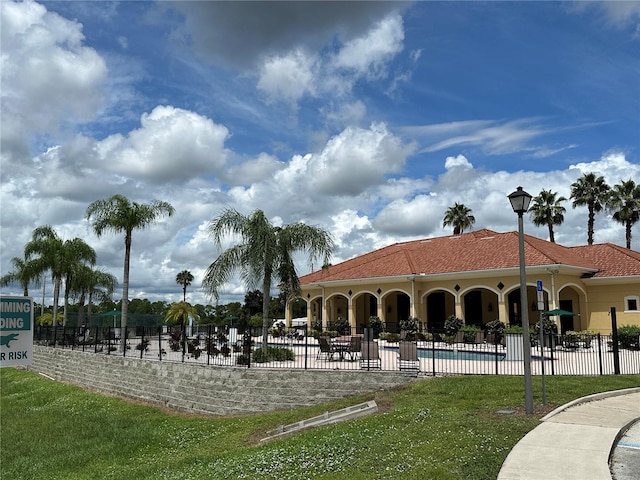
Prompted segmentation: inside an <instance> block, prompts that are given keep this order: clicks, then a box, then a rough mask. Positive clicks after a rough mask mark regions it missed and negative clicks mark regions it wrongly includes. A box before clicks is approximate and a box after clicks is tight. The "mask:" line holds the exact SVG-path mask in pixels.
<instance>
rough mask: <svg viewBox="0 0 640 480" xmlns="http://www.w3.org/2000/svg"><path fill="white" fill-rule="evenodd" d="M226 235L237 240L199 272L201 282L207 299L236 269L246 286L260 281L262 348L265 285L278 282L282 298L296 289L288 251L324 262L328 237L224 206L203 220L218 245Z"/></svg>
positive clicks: (329, 244)
mask: <svg viewBox="0 0 640 480" xmlns="http://www.w3.org/2000/svg"><path fill="white" fill-rule="evenodd" d="M227 234H236V235H238V236H240V243H238V244H236V245H235V246H232V247H230V248H228V249H227V250H225V251H224V252H222V253H221V254H220V256H219V257H218V258H217V259H216V260H215V261H214V262H213V263H212V264H211V265H209V268H207V271H206V272H205V275H204V279H203V281H202V286H203V287H204V289H205V291H206V292H207V293H208V294H209V295H210V296H212V297H214V298H216V299H217V298H218V296H219V293H220V288H221V287H222V286H223V285H224V284H225V283H226V282H227V281H228V280H229V279H230V277H231V275H232V274H233V273H234V272H235V271H236V270H240V272H241V278H242V280H243V282H244V283H245V285H246V286H247V288H248V289H253V288H254V287H255V286H256V284H257V283H258V282H261V283H262V285H261V286H262V327H263V329H262V335H263V338H262V346H263V348H266V347H267V334H268V329H269V327H270V326H271V325H270V323H269V300H270V298H271V286H272V284H273V281H274V280H276V281H277V284H282V285H283V287H282V288H283V289H284V290H285V291H286V292H287V295H288V299H292V298H294V297H295V296H296V295H298V294H299V292H300V281H299V279H298V276H297V274H296V270H295V266H294V262H293V254H294V253H296V252H299V251H304V252H305V253H306V254H307V256H308V257H309V259H310V260H311V261H312V262H313V260H314V259H316V258H318V257H322V258H323V259H324V262H323V263H328V261H329V259H330V257H331V250H332V249H333V240H332V238H331V235H330V234H329V233H328V232H326V231H324V230H322V229H321V228H318V227H313V226H310V225H305V224H303V223H294V224H289V225H285V226H283V227H276V226H274V225H272V224H271V222H270V221H269V219H267V217H266V216H265V214H264V212H262V210H256V211H255V212H253V213H252V214H251V215H250V216H245V215H242V214H241V213H239V212H237V211H236V210H233V209H227V210H224V211H223V212H222V214H221V215H220V216H219V217H217V218H215V219H213V220H212V221H211V223H210V224H209V235H210V236H211V237H212V238H213V240H214V242H215V244H216V245H217V246H218V248H220V247H221V243H222V238H223V237H224V236H225V235H227Z"/></svg>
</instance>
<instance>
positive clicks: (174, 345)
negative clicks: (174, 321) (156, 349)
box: [169, 330, 182, 352]
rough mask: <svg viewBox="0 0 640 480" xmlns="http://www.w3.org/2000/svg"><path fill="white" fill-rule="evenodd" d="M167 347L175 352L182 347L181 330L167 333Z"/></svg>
mask: <svg viewBox="0 0 640 480" xmlns="http://www.w3.org/2000/svg"><path fill="white" fill-rule="evenodd" d="M169 348H171V351H173V352H177V351H179V350H180V349H181V348H182V331H181V330H173V331H172V332H171V334H170V335H169Z"/></svg>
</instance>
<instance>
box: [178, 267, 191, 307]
mask: <svg viewBox="0 0 640 480" xmlns="http://www.w3.org/2000/svg"><path fill="white" fill-rule="evenodd" d="M191 282H193V275H191V272H190V271H189V270H183V271H181V272H180V273H179V274H177V275H176V283H177V284H178V285H182V301H183V302H186V301H187V287H188V286H189V285H191Z"/></svg>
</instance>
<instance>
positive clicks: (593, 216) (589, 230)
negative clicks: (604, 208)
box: [587, 204, 596, 245]
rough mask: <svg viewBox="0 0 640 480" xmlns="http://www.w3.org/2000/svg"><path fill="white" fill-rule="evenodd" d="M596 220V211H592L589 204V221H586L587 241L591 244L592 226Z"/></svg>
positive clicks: (591, 206)
mask: <svg viewBox="0 0 640 480" xmlns="http://www.w3.org/2000/svg"><path fill="white" fill-rule="evenodd" d="M595 221H596V213H595V212H594V211H593V205H591V204H589V221H588V222H587V243H588V244H589V245H593V226H594V224H595Z"/></svg>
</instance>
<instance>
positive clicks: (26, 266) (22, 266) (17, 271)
mask: <svg viewBox="0 0 640 480" xmlns="http://www.w3.org/2000/svg"><path fill="white" fill-rule="evenodd" d="M11 265H13V271H11V272H9V273H7V274H6V275H3V276H2V278H0V287H6V286H8V285H9V284H11V283H14V282H18V283H19V284H20V286H21V287H22V294H23V295H24V296H25V297H28V296H29V284H30V283H31V282H32V281H34V280H35V283H36V286H38V284H39V283H40V272H38V271H37V269H36V268H35V266H34V264H33V263H32V262H30V261H29V260H28V259H27V258H26V256H25V258H24V260H23V259H22V258H19V257H13V258H12V259H11Z"/></svg>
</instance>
